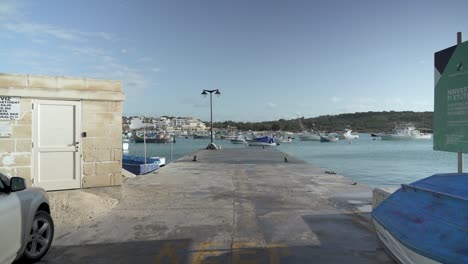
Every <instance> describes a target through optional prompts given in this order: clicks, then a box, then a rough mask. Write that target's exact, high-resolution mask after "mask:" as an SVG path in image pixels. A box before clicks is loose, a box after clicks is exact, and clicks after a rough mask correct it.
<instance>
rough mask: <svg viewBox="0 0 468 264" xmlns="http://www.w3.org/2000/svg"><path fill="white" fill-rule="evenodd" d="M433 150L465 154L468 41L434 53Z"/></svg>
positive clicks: (467, 127)
mask: <svg viewBox="0 0 468 264" xmlns="http://www.w3.org/2000/svg"><path fill="white" fill-rule="evenodd" d="M434 59H435V61H434V64H435V65H434V66H435V71H434V85H435V89H434V149H435V150H443V151H450V152H463V153H467V152H468V42H463V43H460V44H458V45H455V46H452V47H450V48H447V49H444V50H441V51H439V52H436V53H435V54H434Z"/></svg>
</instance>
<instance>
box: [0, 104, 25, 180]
mask: <svg viewBox="0 0 468 264" xmlns="http://www.w3.org/2000/svg"><path fill="white" fill-rule="evenodd" d="M20 114H21V116H20V119H18V120H12V121H0V122H8V123H10V124H11V126H12V129H11V132H12V135H11V137H4V138H1V137H0V172H1V173H3V174H5V175H8V176H19V177H23V178H24V179H25V180H26V182H27V184H28V185H29V186H31V179H32V177H31V175H32V172H31V170H32V168H31V156H32V127H31V125H32V100H31V99H28V98H24V99H22V100H21V102H20Z"/></svg>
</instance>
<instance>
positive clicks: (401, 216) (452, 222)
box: [372, 174, 468, 263]
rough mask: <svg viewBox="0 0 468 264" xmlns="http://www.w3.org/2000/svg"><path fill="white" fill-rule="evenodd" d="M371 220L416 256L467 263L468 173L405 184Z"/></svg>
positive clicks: (439, 175)
mask: <svg viewBox="0 0 468 264" xmlns="http://www.w3.org/2000/svg"><path fill="white" fill-rule="evenodd" d="M372 217H373V219H374V221H376V222H377V223H378V227H381V228H383V229H384V230H385V231H386V232H388V234H390V235H391V237H392V238H394V239H396V240H397V242H398V243H400V244H401V245H403V246H404V247H406V248H407V249H409V250H411V251H412V252H414V253H416V254H417V255H420V256H423V257H425V258H427V259H430V260H433V261H436V262H440V263H468V174H436V175H433V176H431V177H428V178H425V179H422V180H420V181H417V182H414V183H411V184H409V185H402V187H401V188H400V189H398V190H397V191H396V192H395V193H393V194H392V195H391V196H390V197H389V198H387V199H386V200H384V201H383V202H382V203H381V204H380V205H379V206H377V207H376V208H375V209H374V211H373V212H372ZM378 231H379V230H378ZM379 235H380V234H379ZM382 242H384V244H385V243H386V242H388V241H382ZM400 261H402V262H403V263H408V262H404V261H403V260H400Z"/></svg>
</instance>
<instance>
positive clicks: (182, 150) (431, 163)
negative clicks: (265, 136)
mask: <svg viewBox="0 0 468 264" xmlns="http://www.w3.org/2000/svg"><path fill="white" fill-rule="evenodd" d="M176 141H177V142H176V143H175V144H147V155H148V156H164V157H166V160H167V161H168V162H170V161H171V147H172V160H176V159H178V158H180V157H182V156H184V155H188V154H190V153H192V152H194V151H196V150H199V149H202V148H204V147H206V146H207V145H208V143H209V140H194V139H191V138H189V139H185V138H177V139H176ZM215 143H216V144H218V145H220V146H222V147H223V148H243V147H245V146H243V145H235V144H231V143H230V142H229V141H226V140H215ZM171 145H172V146H171ZM276 148H278V150H281V151H283V152H286V153H288V154H290V155H293V156H295V157H297V158H300V159H302V160H304V161H306V162H308V163H310V164H312V165H314V166H318V167H321V168H323V169H325V170H332V171H335V172H336V173H338V174H341V175H344V176H347V177H349V178H351V179H353V180H354V181H357V182H359V183H363V184H366V185H369V186H372V187H397V186H399V185H400V184H402V183H410V182H413V181H415V180H418V179H422V178H424V177H427V176H430V175H432V174H435V173H447V172H456V171H457V154H456V153H448V152H441V151H434V150H432V140H413V141H385V140H380V139H377V140H373V138H372V137H370V136H369V135H367V134H361V135H360V138H359V139H356V140H352V141H345V140H340V141H338V142H336V143H320V142H315V141H299V140H297V139H296V141H293V142H291V143H283V144H281V145H280V146H277V147H276ZM128 154H129V155H139V156H142V155H143V144H141V143H140V144H138V143H130V150H129V152H128ZM467 162H468V159H465V164H468V163H467Z"/></svg>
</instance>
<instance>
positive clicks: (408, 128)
mask: <svg viewBox="0 0 468 264" xmlns="http://www.w3.org/2000/svg"><path fill="white" fill-rule="evenodd" d="M380 138H381V139H382V140H412V139H431V138H432V134H430V133H422V132H420V131H419V130H417V129H416V128H415V127H414V126H413V125H412V124H401V125H397V126H395V128H394V129H393V132H392V133H387V134H380Z"/></svg>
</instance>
